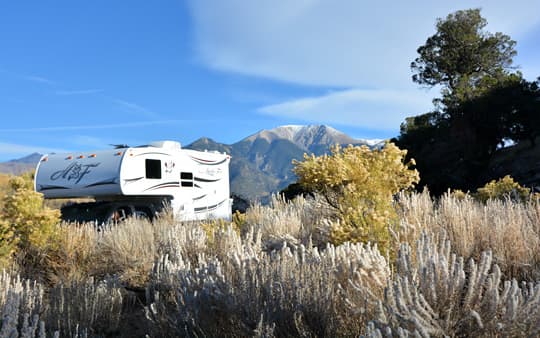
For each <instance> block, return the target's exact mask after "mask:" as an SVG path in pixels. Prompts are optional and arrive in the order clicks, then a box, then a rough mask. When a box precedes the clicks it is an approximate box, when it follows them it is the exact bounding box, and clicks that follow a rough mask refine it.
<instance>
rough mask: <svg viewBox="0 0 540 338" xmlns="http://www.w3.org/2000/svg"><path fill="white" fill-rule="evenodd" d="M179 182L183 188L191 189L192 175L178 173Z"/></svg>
mask: <svg viewBox="0 0 540 338" xmlns="http://www.w3.org/2000/svg"><path fill="white" fill-rule="evenodd" d="M180 181H181V185H182V186H183V187H192V186H193V173H186V172H181V173H180Z"/></svg>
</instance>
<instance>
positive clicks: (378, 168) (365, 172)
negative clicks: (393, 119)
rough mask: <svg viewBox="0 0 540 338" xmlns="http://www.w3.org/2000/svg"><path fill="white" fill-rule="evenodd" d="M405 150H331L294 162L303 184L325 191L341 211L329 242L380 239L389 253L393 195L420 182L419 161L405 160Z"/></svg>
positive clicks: (323, 192) (352, 148) (379, 241)
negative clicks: (389, 226)
mask: <svg viewBox="0 0 540 338" xmlns="http://www.w3.org/2000/svg"><path fill="white" fill-rule="evenodd" d="M406 153H407V151H406V150H400V149H399V148H398V147H397V146H395V145H394V144H393V143H387V144H386V145H385V146H384V148H382V149H375V150H371V149H369V148H368V147H366V146H360V147H358V146H352V145H349V146H348V147H346V148H341V147H340V146H339V145H336V146H334V147H332V149H331V154H330V155H322V156H314V155H311V156H308V155H304V161H303V162H298V161H295V162H294V164H295V168H294V172H295V173H296V175H297V176H298V179H299V183H300V184H301V185H302V186H304V187H305V188H306V189H308V190H310V191H314V192H317V193H320V194H321V195H322V196H323V197H324V198H325V199H326V201H327V202H328V204H329V205H330V206H331V207H332V208H334V209H335V211H336V216H337V219H336V222H335V223H334V225H333V227H332V230H331V233H330V240H331V241H332V242H333V243H334V244H340V243H343V242H346V241H351V242H367V241H376V242H378V243H379V247H381V249H384V248H385V247H386V246H387V242H388V239H389V231H388V225H389V224H390V223H391V222H395V221H396V219H397V214H396V211H395V209H394V207H393V195H394V194H396V193H397V192H399V191H400V190H402V189H406V188H409V187H411V186H412V185H413V184H414V183H417V182H418V181H419V175H418V172H417V171H416V170H413V169H411V166H412V165H414V160H411V161H410V162H408V163H405V162H404V158H405V155H406Z"/></svg>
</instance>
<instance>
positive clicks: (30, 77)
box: [23, 75, 56, 85]
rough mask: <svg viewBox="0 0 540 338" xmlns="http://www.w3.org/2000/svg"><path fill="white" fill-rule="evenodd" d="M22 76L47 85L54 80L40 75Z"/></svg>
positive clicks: (52, 83) (51, 83)
mask: <svg viewBox="0 0 540 338" xmlns="http://www.w3.org/2000/svg"><path fill="white" fill-rule="evenodd" d="M23 78H24V79H25V80H28V81H32V82H38V83H44V84H48V85H54V84H56V82H54V81H52V80H49V79H47V78H44V77H42V76H34V75H24V76H23Z"/></svg>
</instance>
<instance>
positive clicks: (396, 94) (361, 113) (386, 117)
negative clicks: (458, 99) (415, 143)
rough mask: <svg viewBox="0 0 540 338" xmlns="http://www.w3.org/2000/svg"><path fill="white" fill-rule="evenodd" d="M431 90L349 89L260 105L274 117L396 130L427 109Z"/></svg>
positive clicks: (262, 111) (261, 109)
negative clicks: (428, 91)
mask: <svg viewBox="0 0 540 338" xmlns="http://www.w3.org/2000/svg"><path fill="white" fill-rule="evenodd" d="M431 97H432V95H430V94H429V93H427V92H425V91H420V90H363V89H350V90H344V91H338V92H332V93H329V94H327V95H324V96H321V97H308V98H301V99H296V100H291V101H287V102H283V103H279V104H274V105H268V106H265V107H262V108H259V110H258V111H259V112H260V113H263V114H268V115H272V116H279V117H287V118H294V119H299V120H304V121H307V122H320V123H331V124H341V125H350V126H359V127H364V128H368V129H373V130H381V131H382V130H385V131H388V130H391V131H397V129H398V127H399V125H400V123H401V122H403V120H404V118H405V117H406V116H411V115H416V114H419V113H423V112H427V111H428V110H429V108H430V107H431Z"/></svg>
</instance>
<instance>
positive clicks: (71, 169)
mask: <svg viewBox="0 0 540 338" xmlns="http://www.w3.org/2000/svg"><path fill="white" fill-rule="evenodd" d="M100 164H101V163H92V164H85V165H82V164H79V163H77V162H75V163H72V164H70V165H68V166H67V167H66V168H65V169H63V170H58V171H56V172H54V173H53V174H52V175H51V181H56V180H59V179H63V180H68V181H71V180H75V184H77V183H79V182H80V181H81V180H82V179H83V177H84V176H86V175H87V174H89V173H90V171H91V170H90V168H95V167H97V166H98V165H100Z"/></svg>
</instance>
